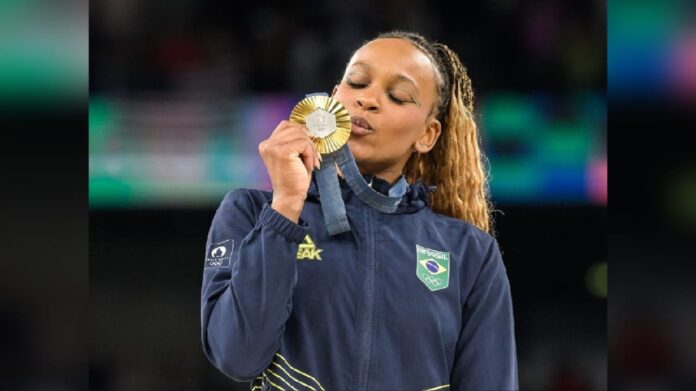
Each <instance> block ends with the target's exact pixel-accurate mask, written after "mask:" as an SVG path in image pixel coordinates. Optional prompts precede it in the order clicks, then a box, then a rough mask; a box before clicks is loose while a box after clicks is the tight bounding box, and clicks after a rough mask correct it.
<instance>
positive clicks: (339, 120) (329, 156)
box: [290, 93, 408, 236]
mask: <svg viewBox="0 0 696 391" xmlns="http://www.w3.org/2000/svg"><path fill="white" fill-rule="evenodd" d="M290 121H291V122H295V123H298V124H302V125H305V126H306V127H307V129H309V132H310V133H311V138H312V142H313V143H314V146H315V149H316V151H317V152H318V153H319V154H320V155H321V158H322V161H323V163H322V164H321V168H319V169H318V170H316V171H315V174H314V175H315V177H316V181H317V186H318V188H319V197H320V202H321V209H322V211H323V213H324V221H325V223H326V229H327V231H328V232H329V235H331V236H333V235H337V234H340V233H342V232H347V231H350V226H349V225H348V219H347V217H346V209H345V204H344V203H343V198H342V196H341V189H340V185H339V183H338V177H337V172H336V166H338V167H339V168H340V169H341V173H342V174H343V177H344V179H345V180H346V182H347V183H348V186H350V188H351V189H352V190H353V192H354V193H355V194H356V195H357V196H358V198H360V199H361V200H362V201H363V202H365V203H366V204H368V205H369V206H371V207H373V208H375V209H377V210H380V211H382V212H385V213H392V212H394V211H395V210H396V207H397V206H398V204H399V202H400V201H401V196H402V195H403V194H404V193H405V191H406V188H407V187H408V184H407V183H406V182H405V180H404V179H403V178H402V180H401V182H399V183H398V184H397V185H395V186H394V187H393V189H394V192H393V194H392V192H391V191H390V194H389V196H385V195H382V194H380V193H378V192H376V191H375V190H373V189H372V188H371V187H370V186H369V185H368V184H367V183H366V182H365V180H364V179H363V177H362V175H361V174H360V171H359V170H358V167H357V165H356V164H355V159H354V158H353V155H352V154H351V152H350V149H349V148H348V145H347V142H348V139H349V138H350V132H351V126H352V125H351V121H350V114H349V113H348V110H346V108H345V107H344V106H343V105H342V104H341V103H340V102H338V101H337V100H335V99H333V98H331V97H329V96H328V95H327V94H324V93H319V94H309V95H307V96H306V97H305V99H303V100H302V101H300V102H299V103H298V104H297V105H296V106H295V108H294V109H293V110H292V112H291V113H290Z"/></svg>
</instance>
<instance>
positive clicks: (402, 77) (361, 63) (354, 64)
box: [351, 61, 420, 99]
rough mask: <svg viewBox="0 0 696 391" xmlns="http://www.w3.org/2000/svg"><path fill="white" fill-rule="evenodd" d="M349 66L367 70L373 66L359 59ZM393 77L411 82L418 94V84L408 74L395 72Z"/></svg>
mask: <svg viewBox="0 0 696 391" xmlns="http://www.w3.org/2000/svg"><path fill="white" fill-rule="evenodd" d="M351 66H353V67H354V66H361V67H364V68H367V69H368V70H371V69H372V68H373V67H372V65H370V64H366V63H364V62H360V61H357V62H355V63H353V65H351ZM395 78H396V80H398V81H403V82H406V83H409V84H411V85H412V86H413V88H415V89H416V95H418V94H419V92H420V91H419V90H418V86H417V85H416V82H414V81H413V80H411V78H409V77H408V76H405V75H402V74H400V73H399V74H397V75H396V76H395ZM414 99H415V97H414Z"/></svg>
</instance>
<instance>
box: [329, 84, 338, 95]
mask: <svg viewBox="0 0 696 391" xmlns="http://www.w3.org/2000/svg"><path fill="white" fill-rule="evenodd" d="M336 91H338V84H336V85H335V86H334V89H333V91H331V96H332V97H333V96H334V95H336Z"/></svg>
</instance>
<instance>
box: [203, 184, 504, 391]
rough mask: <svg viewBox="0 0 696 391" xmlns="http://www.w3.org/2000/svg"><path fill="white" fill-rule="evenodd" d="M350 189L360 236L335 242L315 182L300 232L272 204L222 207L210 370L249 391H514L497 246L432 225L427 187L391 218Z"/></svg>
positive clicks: (213, 264) (252, 194) (214, 242)
mask: <svg viewBox="0 0 696 391" xmlns="http://www.w3.org/2000/svg"><path fill="white" fill-rule="evenodd" d="M365 178H366V180H368V182H369V181H370V180H372V183H373V185H372V187H373V188H374V189H376V190H378V191H380V192H382V193H383V194H386V193H387V192H388V190H389V184H388V183H387V182H386V181H382V180H381V179H379V178H376V177H371V176H365ZM340 185H341V191H342V195H343V199H344V201H345V204H346V211H347V216H348V221H349V223H350V227H351V230H350V231H349V232H344V233H341V234H339V235H336V236H334V237H329V236H328V233H327V231H326V228H325V226H324V219H323V215H322V211H321V206H320V204H319V193H318V189H317V185H316V182H315V181H314V180H313V181H312V184H311V186H310V188H309V191H308V196H307V200H306V202H305V205H304V210H303V211H302V215H301V218H300V222H299V223H298V224H295V223H293V222H292V221H290V220H288V219H287V218H285V217H284V216H283V215H281V214H280V213H278V212H276V211H275V210H274V209H272V208H271V207H270V204H271V197H272V194H271V193H270V192H265V191H259V190H248V189H236V190H233V191H231V192H230V193H228V194H227V195H226V196H225V198H224V200H223V201H222V203H221V205H220V206H219V208H218V209H217V211H216V214H215V217H214V218H213V222H212V226H211V228H210V232H209V234H208V241H207V245H206V255H205V266H204V270H203V285H202V292H201V334H202V343H203V349H204V351H205V354H206V356H207V357H208V359H209V360H210V361H211V362H212V363H213V364H214V365H215V366H216V367H217V368H218V369H219V370H220V371H222V372H223V373H225V374H226V375H227V376H229V377H231V378H233V379H235V380H238V381H251V388H252V390H271V389H273V390H275V389H278V390H315V391H319V390H450V389H451V390H477V391H479V390H513V389H517V388H518V380H517V359H516V349H515V336H514V325H513V311H512V301H511V297H510V286H509V283H508V279H507V274H506V270H505V266H504V265H503V261H502V258H501V254H500V250H499V248H498V244H497V242H496V240H495V239H494V238H493V237H492V236H490V235H489V234H487V233H485V232H483V231H481V230H479V229H478V228H476V227H474V226H473V225H471V224H468V223H465V222H463V221H461V220H457V219H454V218H450V217H447V216H443V215H440V214H437V213H434V212H433V211H432V210H431V209H430V208H429V207H428V198H427V193H428V188H427V187H426V186H424V185H423V184H422V183H420V182H419V183H416V184H411V185H410V188H409V190H408V191H407V192H406V194H405V195H404V196H403V198H402V201H401V203H400V204H399V207H398V209H397V210H396V212H395V213H393V214H386V213H382V212H379V211H377V210H375V209H373V208H371V207H369V206H367V205H366V204H364V203H363V202H362V201H361V200H360V199H358V198H357V197H356V196H355V195H354V194H353V193H352V191H351V189H350V188H349V187H348V185H347V184H346V182H345V181H343V179H340Z"/></svg>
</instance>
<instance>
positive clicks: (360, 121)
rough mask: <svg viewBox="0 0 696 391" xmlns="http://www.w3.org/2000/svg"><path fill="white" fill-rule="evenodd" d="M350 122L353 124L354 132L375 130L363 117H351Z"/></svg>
mask: <svg viewBox="0 0 696 391" xmlns="http://www.w3.org/2000/svg"><path fill="white" fill-rule="evenodd" d="M350 122H351V123H352V124H353V126H352V129H351V130H352V132H353V133H354V134H357V135H363V134H367V133H370V132H373V131H374V129H372V125H370V123H369V122H368V121H367V120H366V119H365V118H363V117H360V116H355V117H351V118H350Z"/></svg>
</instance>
